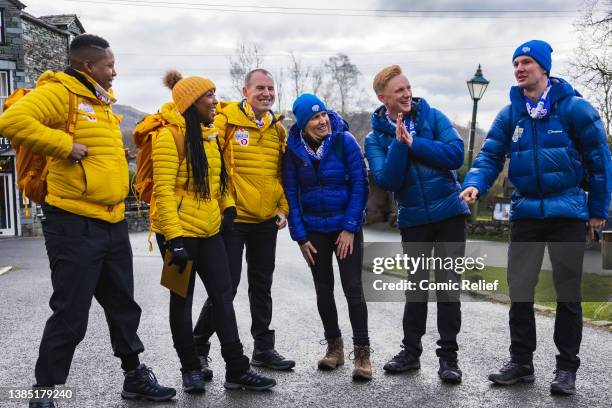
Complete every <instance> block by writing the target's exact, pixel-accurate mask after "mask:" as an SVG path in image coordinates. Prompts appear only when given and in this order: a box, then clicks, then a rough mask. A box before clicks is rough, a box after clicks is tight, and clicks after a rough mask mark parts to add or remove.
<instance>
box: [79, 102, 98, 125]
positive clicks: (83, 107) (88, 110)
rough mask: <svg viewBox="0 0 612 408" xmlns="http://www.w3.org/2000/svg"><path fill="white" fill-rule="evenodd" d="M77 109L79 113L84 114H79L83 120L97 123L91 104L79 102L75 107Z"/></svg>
mask: <svg viewBox="0 0 612 408" xmlns="http://www.w3.org/2000/svg"><path fill="white" fill-rule="evenodd" d="M77 109H78V110H80V111H81V112H85V114H81V116H83V117H84V118H85V119H87V120H89V121H90V122H95V121H97V119H96V111H95V110H94V107H93V106H92V105H91V104H89V103H87V102H81V103H79V105H78V106H77Z"/></svg>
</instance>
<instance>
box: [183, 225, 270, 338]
mask: <svg viewBox="0 0 612 408" xmlns="http://www.w3.org/2000/svg"><path fill="white" fill-rule="evenodd" d="M277 234H278V227H277V226H276V219H275V218H273V219H271V220H268V221H264V222H261V223H258V224H247V223H235V224H234V228H233V229H232V230H231V231H229V232H228V233H224V234H223V240H224V241H225V249H226V251H227V258H228V261H229V269H230V274H231V277H232V284H233V296H236V291H237V290H238V285H239V283H240V275H241V272H242V252H243V250H244V248H245V247H246V261H247V279H248V282H249V304H250V306H251V334H252V335H253V339H254V340H255V349H256V350H270V349H273V348H274V330H270V322H271V321H272V294H271V290H272V274H273V273H274V260H275V257H276V236H277ZM217 256H219V254H217ZM212 306H213V305H212V303H211V300H210V299H207V300H206V302H205V303H204V306H203V307H202V311H201V313H200V317H199V319H198V322H197V323H196V326H195V328H194V331H193V334H194V336H195V337H196V342H197V343H198V344H199V345H202V344H204V343H206V342H207V341H208V339H209V338H210V337H211V336H212V335H213V333H214V332H215V322H214V319H213V307H212Z"/></svg>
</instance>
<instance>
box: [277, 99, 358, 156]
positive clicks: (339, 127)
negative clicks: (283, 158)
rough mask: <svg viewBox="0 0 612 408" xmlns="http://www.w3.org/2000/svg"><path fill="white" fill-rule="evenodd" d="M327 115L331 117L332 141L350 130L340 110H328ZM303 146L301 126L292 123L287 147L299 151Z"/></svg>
mask: <svg viewBox="0 0 612 408" xmlns="http://www.w3.org/2000/svg"><path fill="white" fill-rule="evenodd" d="M327 116H328V117H329V124H330V125H331V130H332V131H331V138H332V141H333V139H335V138H336V137H338V134H342V133H344V132H348V130H349V126H348V123H347V122H346V121H345V120H344V119H343V118H342V116H340V114H339V113H338V112H335V111H333V110H329V109H328V110H327ZM301 146H302V137H301V135H300V128H299V127H298V125H297V123H294V124H293V125H291V129H290V130H289V137H288V139H287V148H289V149H291V150H292V151H294V152H297V149H299V148H300V147H301Z"/></svg>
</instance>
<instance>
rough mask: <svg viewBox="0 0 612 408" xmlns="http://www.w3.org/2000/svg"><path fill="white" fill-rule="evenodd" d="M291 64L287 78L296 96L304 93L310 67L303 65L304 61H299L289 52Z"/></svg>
mask: <svg viewBox="0 0 612 408" xmlns="http://www.w3.org/2000/svg"><path fill="white" fill-rule="evenodd" d="M290 58H291V65H290V67H289V70H288V71H289V78H290V79H291V82H292V85H293V89H292V91H293V94H294V97H295V98H297V97H298V96H300V95H301V94H303V93H304V88H305V85H306V81H307V80H308V77H309V76H310V67H307V66H304V63H303V62H302V61H300V60H299V59H298V58H297V57H296V56H295V54H294V53H293V52H292V53H291V54H290Z"/></svg>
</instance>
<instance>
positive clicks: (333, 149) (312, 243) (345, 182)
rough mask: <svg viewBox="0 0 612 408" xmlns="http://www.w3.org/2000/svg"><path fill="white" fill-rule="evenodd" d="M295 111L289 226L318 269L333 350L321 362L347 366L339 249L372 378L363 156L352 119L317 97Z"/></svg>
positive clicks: (363, 376)
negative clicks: (338, 299) (338, 295)
mask: <svg viewBox="0 0 612 408" xmlns="http://www.w3.org/2000/svg"><path fill="white" fill-rule="evenodd" d="M293 113H294V115H295V118H296V123H295V124H294V125H293V126H292V127H291V130H290V132H289V138H288V140H287V151H286V153H285V156H284V161H283V186H284V188H285V195H286V196H287V201H288V202H289V231H290V233H291V237H292V238H293V240H294V241H297V242H298V243H299V245H300V249H301V251H302V254H303V255H304V259H306V262H307V263H308V265H309V266H310V269H311V271H312V274H313V278H314V283H315V289H316V292H317V307H318V309H319V314H320V316H321V320H322V321H323V328H324V331H325V339H326V340H327V352H326V354H325V356H324V357H323V358H322V359H321V360H319V364H318V366H319V369H322V370H325V369H328V370H329V369H334V368H336V367H337V366H339V365H342V364H343V363H344V350H343V341H342V337H341V333H340V328H339V326H338V313H337V311H336V304H335V301H334V272H333V267H332V258H333V254H334V252H335V254H336V259H337V261H338V266H339V268H340V279H341V282H342V288H343V290H344V294H345V296H346V299H347V303H348V307H349V317H350V320H351V326H352V327H353V343H354V346H355V348H354V352H355V366H354V369H353V379H355V380H370V379H371V378H372V367H371V364H370V348H369V345H370V340H369V337H368V312H367V306H366V303H365V300H364V296H363V287H362V282H361V265H362V262H363V248H362V243H363V233H362V231H361V224H362V222H363V216H364V211H365V206H366V201H367V197H368V185H367V178H366V169H365V163H364V159H363V154H362V152H361V149H360V147H359V145H358V144H357V141H356V140H355V138H354V137H353V135H351V134H350V133H349V132H348V125H347V124H346V122H345V121H344V120H343V119H342V118H341V117H340V115H338V114H337V113H336V112H334V111H332V110H328V109H327V108H326V106H325V104H324V103H323V101H321V100H320V99H319V98H317V97H316V96H315V95H312V94H303V95H301V96H300V97H299V98H297V99H296V101H295V103H294V104H293Z"/></svg>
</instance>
